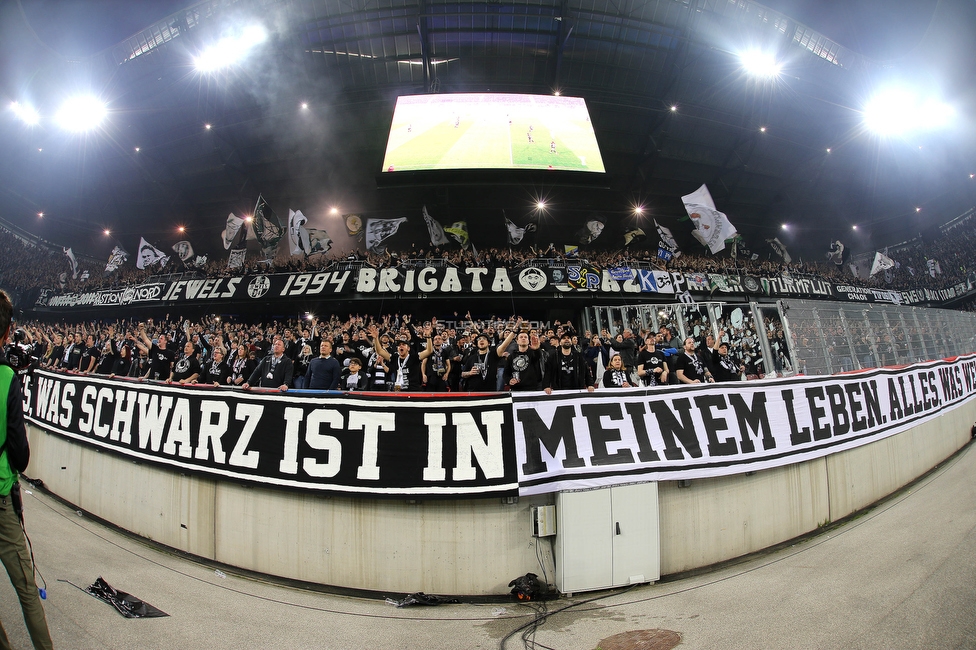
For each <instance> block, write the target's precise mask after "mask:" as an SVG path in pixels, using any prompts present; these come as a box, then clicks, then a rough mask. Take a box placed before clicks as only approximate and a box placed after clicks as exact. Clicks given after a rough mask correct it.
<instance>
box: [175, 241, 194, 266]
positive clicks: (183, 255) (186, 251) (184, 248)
mask: <svg viewBox="0 0 976 650" xmlns="http://www.w3.org/2000/svg"><path fill="white" fill-rule="evenodd" d="M173 252H174V253H176V255H177V257H179V258H180V260H182V261H184V262H186V261H187V260H189V259H190V258H191V257H193V245H192V244H191V243H190V242H188V241H186V240H183V241H178V242H176V243H175V244H173Z"/></svg>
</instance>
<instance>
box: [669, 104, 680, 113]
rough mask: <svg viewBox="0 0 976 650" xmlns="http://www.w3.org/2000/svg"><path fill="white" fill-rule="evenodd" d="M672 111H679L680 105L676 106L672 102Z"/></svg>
mask: <svg viewBox="0 0 976 650" xmlns="http://www.w3.org/2000/svg"><path fill="white" fill-rule="evenodd" d="M671 112H672V113H677V112H678V107H677V106H674V105H673V104H672V106H671Z"/></svg>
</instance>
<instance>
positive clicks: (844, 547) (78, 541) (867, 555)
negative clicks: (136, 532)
mask: <svg viewBox="0 0 976 650" xmlns="http://www.w3.org/2000/svg"><path fill="white" fill-rule="evenodd" d="M31 492H32V494H30V495H26V496H25V502H26V506H25V507H26V516H27V527H28V528H27V530H28V533H29V534H30V535H31V538H32V540H33V542H34V552H35V556H36V558H37V562H38V565H39V567H40V569H41V571H42V572H43V574H44V577H45V578H46V579H47V584H48V599H47V601H46V602H45V610H46V612H47V617H48V622H49V625H50V628H51V633H52V636H53V637H54V642H55V645H56V646H57V647H59V648H71V649H79V650H80V649H89V648H91V649H93V650H95V649H97V650H104V649H113V648H118V649H123V648H126V649H134V648H139V649H142V648H206V649H212V650H219V649H222V648H262V649H272V648H282V649H284V648H287V649H295V648H370V649H372V648H376V649H380V648H382V649H386V648H425V649H428V648H429V649H434V650H436V649H444V650H448V649H452V650H453V649H465V650H468V649H473V648H503V647H504V648H510V649H514V648H552V649H558V650H573V649H578V650H592V649H594V648H597V647H599V646H600V645H601V642H604V643H603V645H604V647H608V646H611V645H613V643H611V642H608V641H606V640H607V639H609V638H610V637H612V636H614V635H618V634H620V633H622V632H627V631H633V630H649V629H662V630H671V631H674V632H677V633H678V634H680V636H681V644H680V645H679V646H678V647H679V648H689V649H690V648H703V649H704V648H709V649H714V648H818V649H820V648H845V649H848V648H976V451H974V447H973V445H970V446H968V447H966V448H965V449H963V450H962V451H961V452H960V453H959V454H957V455H956V456H954V457H953V458H952V459H950V460H949V461H947V462H946V463H945V464H944V465H943V466H942V467H940V468H939V469H937V470H936V471H935V472H933V473H932V474H930V475H929V476H927V477H926V478H924V479H923V480H921V481H920V482H918V483H916V484H915V485H913V486H912V487H911V488H910V489H908V490H906V491H904V492H903V493H901V494H899V495H898V496H896V497H894V498H892V499H890V500H888V501H886V502H884V503H882V504H880V505H878V506H877V507H875V508H874V509H872V510H870V511H868V512H867V513H865V514H864V515H862V516H860V517H858V518H855V519H853V520H851V521H849V522H847V523H846V524H844V525H841V526H839V527H836V528H834V529H832V530H830V531H828V532H826V533H824V534H822V535H820V536H818V537H814V538H811V539H808V540H805V541H802V542H799V543H797V544H795V545H793V546H791V547H788V548H785V549H782V550H779V551H776V552H772V553H768V554H764V555H762V556H759V557H755V558H752V559H750V560H748V561H746V562H742V563H740V564H737V565H735V566H730V567H727V568H723V569H720V570H716V571H714V572H711V573H708V574H704V575H699V576H695V577H691V578H685V579H682V580H676V581H672V582H666V583H663V584H658V585H649V586H640V587H636V588H632V589H630V590H626V591H616V592H600V593H596V594H588V595H582V596H579V597H576V598H569V599H560V600H556V601H552V602H549V603H546V604H544V606H543V605H541V604H540V605H536V606H534V607H533V606H529V605H520V604H515V603H495V604H461V605H442V606H439V607H426V608H422V607H412V608H403V609H397V608H395V607H393V606H392V605H390V604H387V603H385V602H382V601H379V600H368V599H360V598H351V597H343V596H335V595H328V594H322V593H317V592H309V591H304V590H301V589H296V588H291V587H287V586H281V585H277V584H270V583H266V582H262V581H258V580H254V579H250V578H246V577H241V576H235V575H233V574H231V573H230V572H228V575H226V576H222V575H219V574H218V573H216V572H215V570H214V569H213V568H212V567H207V566H204V565H201V564H197V563H195V562H191V561H187V560H184V559H182V558H179V557H176V556H174V555H170V554H167V553H165V552H160V551H158V550H156V549H155V548H152V547H150V546H147V545H145V544H143V543H141V542H139V541H137V540H133V539H130V538H129V537H127V536H125V535H122V534H120V533H118V532H116V531H114V530H112V529H109V528H106V527H104V526H102V525H100V524H98V523H97V522H94V521H91V520H89V519H87V518H86V517H83V516H80V515H79V514H77V513H76V512H74V511H73V510H71V509H70V508H68V507H66V506H64V505H63V504H61V503H59V502H58V501H56V500H54V499H52V498H50V497H49V496H46V495H43V494H41V493H39V492H38V491H35V490H31ZM99 576H102V577H104V578H105V580H106V581H107V582H109V583H110V584H111V585H112V586H114V587H115V588H117V589H120V590H123V591H127V592H130V593H132V594H133V595H135V596H137V597H140V598H142V599H144V600H145V601H147V602H149V603H151V604H153V605H155V606H156V607H159V608H160V609H162V610H163V611H165V612H167V613H169V614H170V616H169V617H167V618H156V619H124V618H122V617H121V616H119V614H117V613H116V612H115V610H114V609H112V608H111V607H110V606H108V605H106V604H104V603H102V602H100V601H98V600H95V599H94V598H92V597H91V596H89V595H87V594H86V593H84V592H82V591H81V590H79V589H77V588H75V587H74V586H72V584H70V583H73V584H74V585H78V586H80V587H84V586H86V585H88V584H91V583H92V582H93V581H94V580H95V579H96V578H97V577H99ZM513 577H515V576H513ZM543 610H545V611H548V612H549V613H551V615H550V616H548V617H547V618H545V619H544V620H542V621H539V624H538V625H537V626H534V625H533V621H535V620H536V619H537V618H538V617H539V613H540V612H541V611H543ZM0 619H2V621H3V624H4V626H5V628H6V630H7V634H8V636H9V637H10V640H11V642H12V643H13V647H14V648H24V649H27V648H30V641H29V639H28V637H27V632H26V629H25V628H24V625H23V621H22V619H21V616H20V610H19V607H18V605H17V599H16V597H15V595H14V593H13V590H12V588H11V587H10V584H9V582H7V581H3V580H0ZM524 626H528V627H526V628H525V630H524V632H526V633H527V634H528V636H527V638H525V639H523V630H520V628H522V627H524ZM533 630H534V632H533ZM513 633H514V634H513ZM672 645H673V644H667V645H659V646H655V647H656V648H662V649H663V648H669V647H672ZM613 647H620V646H619V645H616V646H613ZM630 647H632V648H649V647H651V646H648V645H637V644H631V645H630Z"/></svg>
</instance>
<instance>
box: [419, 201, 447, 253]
mask: <svg viewBox="0 0 976 650" xmlns="http://www.w3.org/2000/svg"><path fill="white" fill-rule="evenodd" d="M424 223H426V224H427V232H429V233H430V245H431V246H443V245H444V244H446V243H448V242H449V241H450V240H449V239H448V238H447V234H446V233H445V232H444V226H442V225H441V224H440V222H438V221H437V220H435V219H434V217H432V216H430V215H429V214H428V213H427V206H426V205H425V206H424Z"/></svg>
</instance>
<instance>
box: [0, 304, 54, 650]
mask: <svg viewBox="0 0 976 650" xmlns="http://www.w3.org/2000/svg"><path fill="white" fill-rule="evenodd" d="M13 311H14V310H13V305H12V304H11V302H10V297H9V296H8V295H7V294H6V293H5V292H4V291H2V290H0V333H2V334H0V342H5V341H6V340H7V336H8V335H9V334H10V326H11V323H12V321H13ZM0 450H2V451H0V561H2V562H3V566H4V568H6V569H7V575H9V576H10V582H11V583H12V584H13V586H14V589H16V590H17V596H18V598H20V608H21V610H23V612H24V622H25V623H26V624H27V631H28V632H29V633H30V637H31V641H32V642H33V643H34V648H36V649H37V650H41V649H42V648H53V647H54V644H53V643H52V642H51V633H50V632H49V631H48V629H47V620H46V619H45V618H44V608H43V607H42V606H41V599H40V596H39V595H38V592H37V585H36V584H35V583H34V567H33V564H32V563H31V556H30V553H29V552H28V550H27V543H26V541H25V539H24V529H23V527H22V525H21V524H22V522H21V517H20V513H19V512H15V510H14V507H15V500H16V501H18V502H19V494H20V485H19V483H18V482H17V478H18V476H19V473H20V472H22V471H24V470H25V469H27V462H28V461H29V460H30V447H29V446H28V444H27V428H26V427H25V426H24V397H23V394H22V392H21V388H20V380H19V379H17V375H16V374H15V373H14V371H13V369H12V368H11V367H10V365H9V364H8V363H7V356H6V354H4V353H3V351H2V350H0ZM17 509H18V510H19V509H20V506H19V503H18V504H17ZM6 648H10V642H9V641H8V640H7V633H6V632H5V631H4V629H3V624H2V623H0V649H6Z"/></svg>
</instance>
